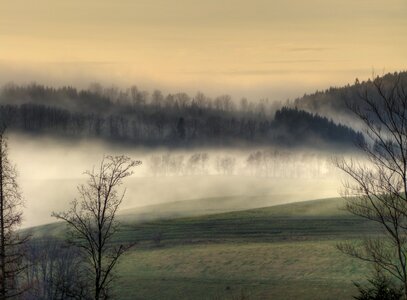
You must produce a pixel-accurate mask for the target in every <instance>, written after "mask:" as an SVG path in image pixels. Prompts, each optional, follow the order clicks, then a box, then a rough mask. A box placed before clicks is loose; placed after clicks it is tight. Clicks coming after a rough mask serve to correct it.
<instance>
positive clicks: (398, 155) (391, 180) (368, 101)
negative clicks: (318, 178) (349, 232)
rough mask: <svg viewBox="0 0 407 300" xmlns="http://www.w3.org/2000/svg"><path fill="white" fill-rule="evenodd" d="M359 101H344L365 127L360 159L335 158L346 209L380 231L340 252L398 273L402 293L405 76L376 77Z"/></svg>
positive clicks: (405, 280)
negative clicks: (343, 176) (345, 178)
mask: <svg viewBox="0 0 407 300" xmlns="http://www.w3.org/2000/svg"><path fill="white" fill-rule="evenodd" d="M360 98H361V99H360V101H359V102H357V103H355V102H353V103H349V105H348V106H349V108H350V109H351V110H352V111H353V112H354V113H355V115H356V116H357V117H358V119H359V120H360V121H361V122H362V123H363V124H364V127H365V129H366V137H367V139H366V140H361V141H359V142H358V147H359V148H360V150H361V151H362V153H363V154H364V155H363V156H362V157H363V160H361V159H356V160H355V159H350V160H349V159H348V160H346V159H338V160H337V161H336V165H337V167H339V168H340V169H341V170H343V171H344V172H345V173H346V174H348V175H349V176H350V178H351V180H350V181H349V182H347V183H345V193H344V194H345V196H346V197H345V198H346V199H347V204H346V209H347V210H348V211H349V212H351V213H352V214H354V215H357V216H360V217H362V218H365V219H368V220H371V221H373V222H375V223H376V224H378V225H379V226H378V227H379V228H381V230H382V231H381V234H379V235H373V236H371V237H366V238H365V239H364V240H362V241H361V242H360V243H350V242H349V243H344V244H341V245H339V248H340V250H342V251H343V252H345V253H347V254H349V255H351V256H353V257H356V258H359V259H361V260H363V261H367V262H371V263H373V264H374V265H375V266H376V267H378V268H380V269H381V270H383V271H385V272H387V273H388V274H390V275H392V276H393V278H395V279H398V280H399V281H400V282H401V284H402V285H403V287H404V298H405V299H407V198H406V195H407V81H406V78H402V77H401V76H398V77H397V80H395V81H389V80H385V79H379V78H377V79H375V80H374V81H371V82H369V83H367V84H366V85H365V88H364V89H363V91H362V92H361V97H360Z"/></svg>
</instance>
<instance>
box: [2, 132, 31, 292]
mask: <svg viewBox="0 0 407 300" xmlns="http://www.w3.org/2000/svg"><path fill="white" fill-rule="evenodd" d="M22 201H23V200H22V197H21V193H20V190H19V186H18V183H17V171H16V168H15V166H14V165H13V164H12V163H11V161H10V160H9V157H8V145H7V138H6V136H5V127H4V126H3V128H1V129H0V299H9V298H13V297H17V296H19V295H21V294H22V293H23V292H24V290H25V289H26V287H24V286H23V283H22V282H21V278H20V275H21V274H22V272H23V271H24V269H25V263H24V248H23V246H24V244H25V242H26V241H27V239H28V237H21V236H20V234H19V232H18V229H19V226H20V225H21V217H22V210H21V205H22Z"/></svg>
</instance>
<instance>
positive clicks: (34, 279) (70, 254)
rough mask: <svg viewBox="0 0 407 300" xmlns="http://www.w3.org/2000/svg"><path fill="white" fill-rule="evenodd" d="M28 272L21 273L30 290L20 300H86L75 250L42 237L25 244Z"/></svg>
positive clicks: (86, 296)
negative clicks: (24, 275)
mask: <svg viewBox="0 0 407 300" xmlns="http://www.w3.org/2000/svg"><path fill="white" fill-rule="evenodd" d="M26 259H27V261H28V268H27V270H26V272H25V274H26V277H25V279H26V281H27V283H28V286H30V290H29V291H27V293H25V294H24V297H23V299H24V300H35V299H42V300H67V299H70V300H85V299H86V300H87V299H89V298H90V297H89V294H90V293H89V284H88V283H87V282H86V278H85V275H86V274H84V272H83V262H84V261H83V258H82V256H81V253H80V250H79V249H78V248H75V249H72V247H69V245H68V244H66V243H64V242H63V241H60V240H58V239H56V238H54V237H51V236H46V237H45V238H37V239H33V240H31V241H30V242H29V243H28V244H27V255H26Z"/></svg>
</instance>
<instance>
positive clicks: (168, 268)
mask: <svg viewBox="0 0 407 300" xmlns="http://www.w3.org/2000/svg"><path fill="white" fill-rule="evenodd" d="M173 205H174V204H173ZM341 207H343V200H342V199H337V198H335V199H322V200H314V201H305V202H297V203H291V204H284V205H276V206H273V207H265V208H259V209H250V210H245V211H236V212H229V213H221V214H210V215H204V216H196V217H185V218H178V219H167V220H156V221H150V222H146V223H141V224H140V223H139V222H138V221H137V219H136V216H137V215H134V219H131V214H128V215H127V216H126V219H125V220H123V224H122V228H121V231H120V233H119V235H118V236H117V239H116V241H117V242H119V241H120V242H137V245H136V246H135V247H134V248H133V250H132V251H131V252H129V253H127V254H126V255H125V256H124V257H123V259H122V261H121V263H120V264H119V266H118V272H117V274H118V276H119V277H120V280H119V281H118V282H119V284H118V286H117V288H116V289H115V292H116V295H117V296H118V298H119V299H241V297H243V296H245V297H246V298H248V299H270V298H272V299H298V298H300V299H310V300H311V299H313V300H315V299H325V300H326V299H332V300H333V299H349V298H350V297H351V295H353V294H354V293H355V288H354V286H353V285H352V280H356V281H357V280H360V279H361V278H363V276H364V274H365V273H366V272H368V269H367V267H366V266H365V265H363V264H361V263H360V262H358V261H355V260H352V259H350V258H348V257H346V256H344V255H343V254H341V253H340V252H339V251H338V250H337V249H336V248H335V246H336V245H337V243H339V242H341V241H343V240H349V239H354V238H359V237H360V236H362V235H365V234H368V233H370V234H377V233H378V231H377V228H376V229H375V228H374V227H372V226H371V224H370V223H367V222H366V221H363V220H360V219H358V218H355V217H353V216H351V215H349V214H348V213H346V212H345V211H343V210H341ZM156 208H157V207H156ZM63 231H64V227H63V226H61V224H51V225H47V226H42V227H38V228H33V229H31V232H32V233H34V235H35V236H42V237H44V236H46V235H47V234H54V235H55V234H56V235H58V236H61V235H62V233H63Z"/></svg>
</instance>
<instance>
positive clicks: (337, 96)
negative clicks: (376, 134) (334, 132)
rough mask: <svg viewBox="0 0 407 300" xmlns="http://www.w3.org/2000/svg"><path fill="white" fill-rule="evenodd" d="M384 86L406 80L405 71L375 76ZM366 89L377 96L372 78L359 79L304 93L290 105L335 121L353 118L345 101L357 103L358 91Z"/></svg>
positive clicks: (371, 94)
mask: <svg viewBox="0 0 407 300" xmlns="http://www.w3.org/2000/svg"><path fill="white" fill-rule="evenodd" d="M377 78H378V79H379V80H381V81H382V83H383V84H384V86H386V85H387V86H389V85H391V84H393V83H394V82H395V81H396V80H402V81H403V82H406V80H407V71H403V72H396V73H388V74H385V75H383V76H380V77H377ZM363 91H367V92H368V93H369V95H370V97H373V98H374V97H379V95H377V93H376V92H375V90H374V87H373V86H372V80H371V79H369V80H367V81H359V79H356V80H355V82H354V84H352V85H350V84H348V85H346V86H343V87H330V88H329V89H326V90H324V91H317V92H315V93H312V94H309V95H307V94H305V95H304V96H303V97H300V98H297V99H295V100H294V101H293V103H292V106H293V107H296V108H298V109H301V110H305V111H308V112H312V113H317V114H319V115H321V116H326V117H328V118H332V119H334V120H335V121H337V122H338V121H342V122H343V121H344V120H348V119H351V118H354V116H353V113H352V112H351V111H350V110H349V109H348V106H347V103H350V104H352V103H358V102H359V101H360V93H361V92H363Z"/></svg>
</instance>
